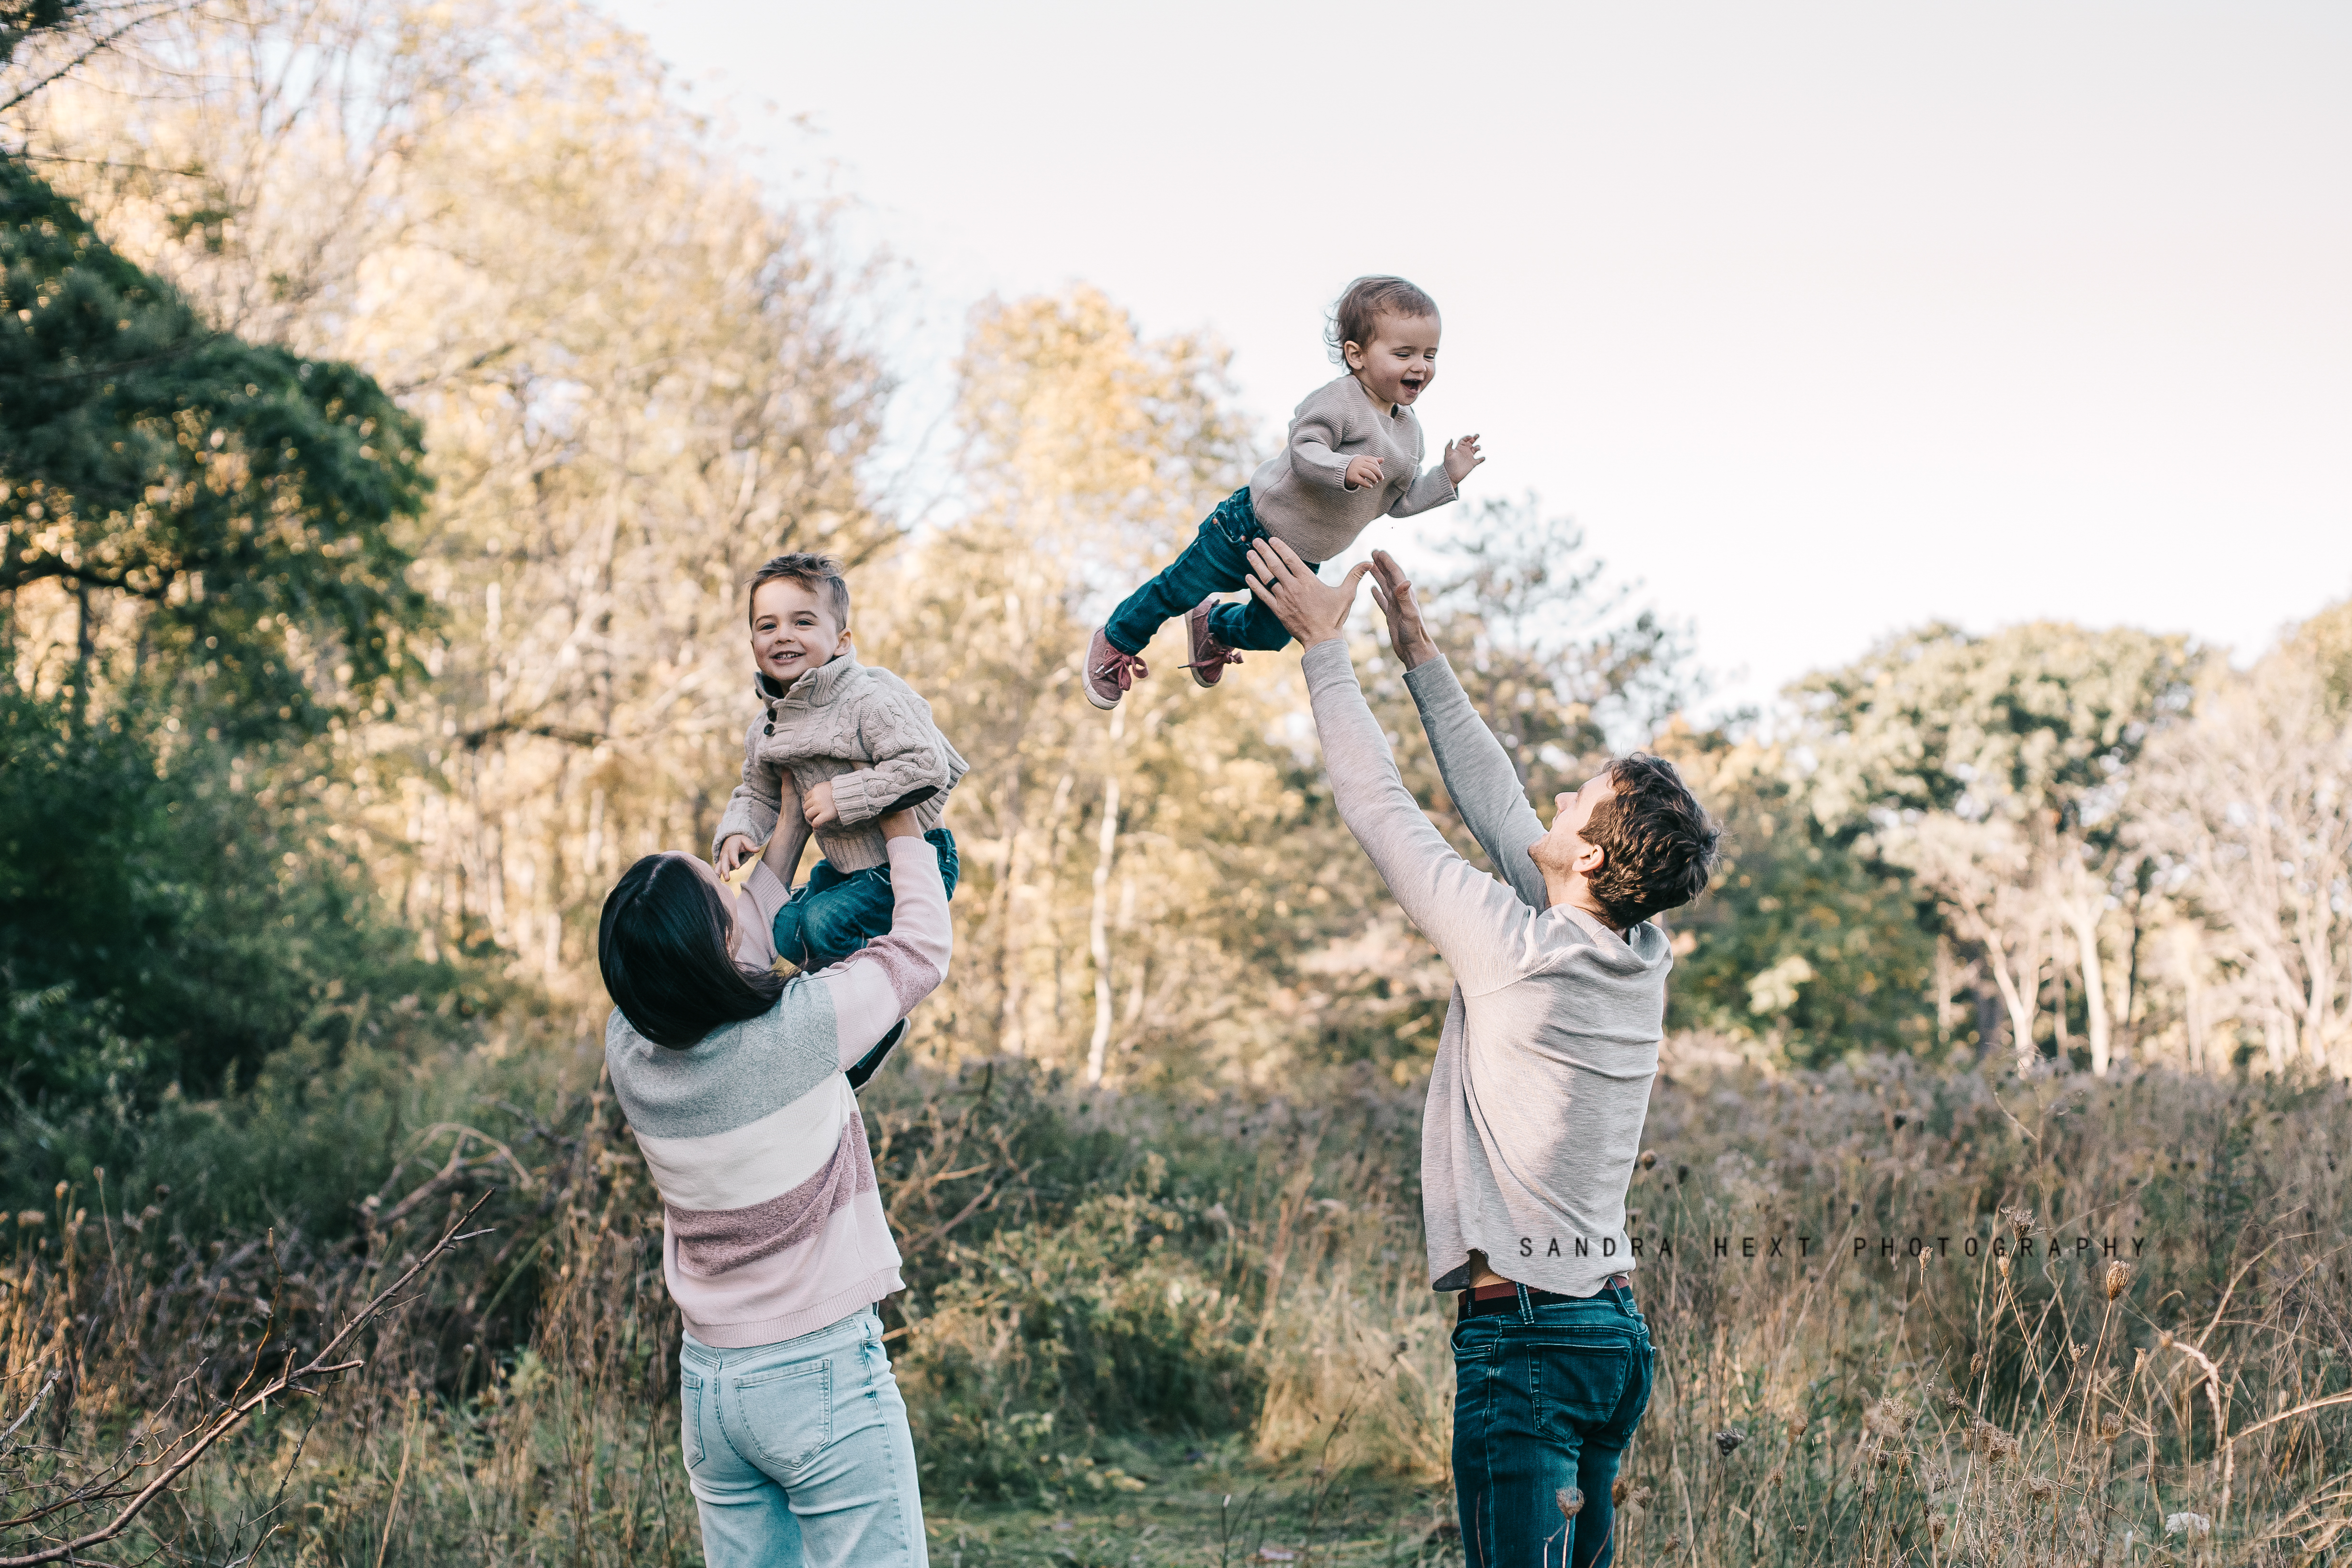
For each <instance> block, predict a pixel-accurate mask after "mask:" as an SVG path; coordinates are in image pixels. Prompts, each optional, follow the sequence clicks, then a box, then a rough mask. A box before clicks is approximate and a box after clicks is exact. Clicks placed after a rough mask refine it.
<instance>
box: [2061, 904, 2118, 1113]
mask: <svg viewBox="0 0 2352 1568" xmlns="http://www.w3.org/2000/svg"><path fill="white" fill-rule="evenodd" d="M2065 910H2066V923H2067V925H2068V926H2069V927H2070V928H2072V930H2073V931H2074V947H2075V951H2076V953H2077V955H2078V957H2079V959H2080V962H2081V963H2082V965H2083V1001H2084V1005H2085V1006H2086V1007H2087V1008H2088V1009H2089V1013H2088V1017H2087V1019H2086V1022H2087V1024H2088V1026H2089V1028H2090V1034H2091V1070H2092V1071H2093V1072H2095V1073H2096V1074H2098V1075H2099V1076H2100V1077H2101V1078H2105V1077H2106V1075H2107V1061H2108V1057H2109V1054H2110V1052H2111V1051H2112V1049H2113V1047H2114V1036H2113V1034H2112V1032H2111V1028H2110V1025H2109V1023H2108V1019H2107V980H2106V973H2105V969H2104V966H2103V965H2102V964H2101V963H2100V961H2099V916H2098V911H2097V910H2096V909H2095V907H2092V906H2090V905H2089V904H2088V903H2087V901H2086V900H2083V899H2080V898H2076V899H2070V900H2067V901H2066V905H2065Z"/></svg>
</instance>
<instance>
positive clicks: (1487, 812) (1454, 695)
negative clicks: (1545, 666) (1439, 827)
mask: <svg viewBox="0 0 2352 1568" xmlns="http://www.w3.org/2000/svg"><path fill="white" fill-rule="evenodd" d="M1372 572H1373V578H1372V596H1373V597H1374V598H1375V599H1376V600H1378V601H1379V603H1380V606H1381V613H1382V614H1384V615H1385V616H1387V617H1388V622H1389V642H1390V645H1391V647H1394V648H1395V649H1396V654H1397V657H1398V658H1400V659H1402V660H1403V661H1404V666H1405V675H1404V684H1405V689H1406V690H1408V691H1410V692H1412V700H1413V706H1414V707H1416V708H1417V709H1419V710H1421V727H1422V728H1423V730H1424V731H1428V734H1429V749H1430V752H1431V753H1432V754H1433V755H1434V756H1435V757H1436V759H1437V771H1438V773H1439V775H1440V776H1442V777H1443V778H1444V780H1445V793H1446V794H1447V795H1451V796H1452V797H1453V799H1454V809H1455V810H1456V811H1459V812H1460V813H1461V814H1462V820H1463V821H1464V822H1465V823H1467V824H1468V825H1469V827H1470V832H1471V835H1472V836H1473V837H1475V838H1476V839H1477V840H1478V847H1480V848H1481V849H1484V850H1485V851H1486V858H1487V860H1488V861H1489V862H1490V863H1491V864H1492V865H1493V866H1494V868H1495V870H1496V875H1498V876H1500V877H1501V878H1502V879H1504V880H1505V881H1507V882H1508V883H1510V885H1511V890H1512V891H1513V892H1515V893H1517V894H1518V896H1519V898H1520V900H1521V901H1522V902H1524V903H1525V904H1527V906H1528V908H1529V909H1537V910H1540V909H1547V908H1549V906H1550V901H1551V900H1550V895H1549V894H1548V893H1547V892H1546V891H1545V890H1544V881H1543V873H1542V872H1541V871H1539V870H1538V869H1537V868H1536V863H1535V862H1534V861H1533V860H1531V859H1529V858H1528V846H1529V845H1531V844H1533V843H1534V842H1535V841H1536V840H1537V839H1538V838H1541V837H1543V834H1544V826H1543V820H1542V819H1541V818H1540V817H1538V816H1536V812H1535V807H1533V806H1532V805H1528V792H1527V785H1526V784H1524V783H1522V782H1521V780H1520V778H1519V774H1518V770H1517V768H1514V767H1513V766H1512V765H1511V757H1510V753H1509V752H1506V751H1504V750H1503V743H1502V742H1500V741H1498V740H1496V738H1495V731H1493V730H1492V729H1491V728H1489V727H1488V725H1487V723H1486V720H1485V719H1484V718H1482V717H1480V716H1479V713H1478V710H1477V709H1475V708H1474V707H1472V706H1471V705H1470V694H1469V693H1468V692H1466V691H1465V690H1463V689H1462V682H1461V680H1460V679H1458V678H1457V677H1456V676H1455V675H1454V667H1453V666H1452V665H1451V664H1449V663H1447V662H1446V658H1445V656H1444V654H1442V653H1440V652H1438V651H1437V644H1436V642H1435V641H1434V640H1433V639H1432V638H1431V637H1430V636H1429V631H1428V628H1427V627H1426V626H1423V624H1422V619H1421V605H1420V604H1419V603H1418V602H1417V601H1416V600H1415V599H1414V598H1413V595H1412V583H1411V582H1409V581H1408V580H1407V579H1406V577H1405V574H1404V572H1403V571H1402V568H1400V567H1399V566H1398V565H1397V563H1396V560H1395V558H1394V557H1393V556H1391V555H1390V554H1389V552H1387V551H1385V550H1376V551H1374V552H1372Z"/></svg>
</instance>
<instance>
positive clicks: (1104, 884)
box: [1087, 710, 1127, 1084]
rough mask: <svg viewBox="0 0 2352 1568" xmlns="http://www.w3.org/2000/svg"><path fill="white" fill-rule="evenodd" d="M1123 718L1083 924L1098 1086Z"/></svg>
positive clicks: (1113, 734)
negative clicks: (1090, 962) (1090, 968)
mask: <svg viewBox="0 0 2352 1568" xmlns="http://www.w3.org/2000/svg"><path fill="white" fill-rule="evenodd" d="M1126 730H1127V714H1126V713H1125V712H1124V711H1119V710H1114V711H1113V712H1112V714H1111V719H1110V769H1109V776H1108V778H1106V779H1104V780H1103V805H1102V835H1101V838H1100V841H1099V842H1098V844H1097V847H1096V850H1095V902H1094V910H1093V911H1092V912H1091V913H1090V914H1089V915H1088V917H1087V952H1090V953H1091V954H1093V956H1094V961H1095V1034H1094V1038H1093V1040H1092V1041H1091V1042H1089V1043H1088V1044H1087V1083H1089V1084H1097V1083H1100V1082H1102V1076H1103V1058H1104V1057H1105V1056H1107V1055H1108V1053H1109V1051H1110V1015H1111V1005H1110V868H1111V861H1112V859H1113V858H1114V857H1115V856H1117V854H1118V742H1119V740H1120V738H1121V737H1122V736H1123V735H1124V734H1125V733H1126Z"/></svg>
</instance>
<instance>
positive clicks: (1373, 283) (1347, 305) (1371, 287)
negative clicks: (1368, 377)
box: [1323, 277, 1437, 366]
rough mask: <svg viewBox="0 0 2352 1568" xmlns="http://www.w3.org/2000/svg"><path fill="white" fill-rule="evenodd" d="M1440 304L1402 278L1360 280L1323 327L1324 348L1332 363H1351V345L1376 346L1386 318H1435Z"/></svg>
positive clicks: (1336, 306)
mask: <svg viewBox="0 0 2352 1568" xmlns="http://www.w3.org/2000/svg"><path fill="white" fill-rule="evenodd" d="M1435 314H1437V301H1436V300H1433V299H1431V298H1430V297H1429V296H1428V295H1426V294H1424V293H1423V292H1422V291H1421V290H1420V289H1417V288H1415V287H1414V286H1413V285H1412V284H1410V283H1408V282H1406V281H1405V280H1404V279H1402V278H1386V277H1379V278H1359V279H1356V280H1355V281H1354V282H1353V283H1350V284H1349V285H1348V291H1347V292H1346V293H1344V294H1342V295H1340V296H1339V303H1338V304H1336V305H1334V306H1332V307H1331V314H1330V316H1329V317H1328V319H1327V320H1326V321H1325V323H1324V327H1323V346H1324V347H1325V348H1327V349H1329V350H1330V351H1331V363H1333V364H1336V365H1341V366H1344V365H1346V364H1347V363H1348V345H1349V343H1353V344H1355V345H1356V346H1357V347H1358V348H1362V349H1368V348H1370V347H1371V346H1372V332H1373V329H1374V328H1375V327H1376V326H1378V325H1379V323H1380V319H1381V317H1382V316H1434V315H1435Z"/></svg>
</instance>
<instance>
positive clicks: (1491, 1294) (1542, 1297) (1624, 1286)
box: [1458, 1274, 1633, 1318]
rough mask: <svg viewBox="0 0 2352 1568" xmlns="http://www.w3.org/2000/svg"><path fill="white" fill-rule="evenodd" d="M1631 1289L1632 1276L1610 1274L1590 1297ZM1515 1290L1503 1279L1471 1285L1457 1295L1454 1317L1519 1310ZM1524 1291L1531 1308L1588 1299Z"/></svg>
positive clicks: (1529, 1287)
mask: <svg viewBox="0 0 2352 1568" xmlns="http://www.w3.org/2000/svg"><path fill="white" fill-rule="evenodd" d="M1519 1289H1520V1288H1519V1287H1518V1286H1517V1285H1515V1284H1513V1283H1511V1282H1510V1281H1509V1280H1507V1279H1506V1280H1503V1281H1501V1282H1499V1283H1497V1284H1493V1285H1477V1286H1473V1287H1472V1288H1471V1289H1467V1290H1465V1291H1463V1292H1462V1293H1461V1295H1462V1305H1461V1310H1460V1312H1459V1314H1458V1315H1459V1316H1460V1317H1464V1318H1484V1317H1490V1316H1492V1315H1494V1314H1495V1313H1497V1312H1516V1311H1517V1310H1519ZM1630 1289H1633V1276H1632V1275H1630V1274H1612V1275H1611V1276H1610V1277H1609V1278H1608V1279H1603V1280H1602V1281H1601V1288H1600V1289H1598V1290H1595V1291H1593V1292H1592V1296H1598V1295H1600V1294H1601V1290H1630ZM1527 1292H1528V1305H1529V1306H1531V1307H1549V1306H1554V1305H1557V1304H1558V1303H1559V1302H1561V1301H1590V1300H1592V1296H1562V1295H1560V1294H1559V1293H1557V1292H1556V1291H1551V1290H1538V1289H1536V1288H1535V1287H1533V1286H1528V1287H1527Z"/></svg>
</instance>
